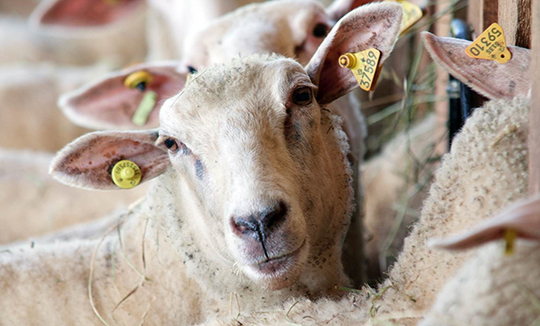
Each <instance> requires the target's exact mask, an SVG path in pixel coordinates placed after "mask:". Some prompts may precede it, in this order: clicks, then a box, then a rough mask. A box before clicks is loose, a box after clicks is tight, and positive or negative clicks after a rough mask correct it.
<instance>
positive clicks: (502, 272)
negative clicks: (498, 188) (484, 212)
mask: <svg viewBox="0 0 540 326" xmlns="http://www.w3.org/2000/svg"><path fill="white" fill-rule="evenodd" d="M539 204H540V198H539V196H538V195H536V196H533V197H532V198H529V199H527V200H524V201H520V202H518V203H516V204H513V205H511V206H510V207H509V208H507V209H505V210H504V211H502V212H501V213H500V214H497V216H495V217H494V218H493V219H490V220H489V221H486V222H484V223H482V225H480V226H478V227H476V228H475V229H474V230H472V231H469V232H467V234H465V235H463V236H460V237H457V238H451V239H448V240H444V241H433V242H432V245H433V246H435V247H437V248H443V249H452V250H463V249H470V248H473V247H477V246H479V245H482V244H484V243H486V242H488V241H493V240H496V239H500V238H503V236H504V234H505V231H506V230H513V231H514V232H516V237H517V238H518V239H519V238H522V239H527V240H535V241H534V242H529V243H527V242H518V243H517V244H516V248H515V249H514V250H512V251H513V253H512V251H510V252H511V253H510V255H505V254H504V250H502V248H501V247H500V246H499V245H498V244H490V245H486V246H484V247H482V248H480V249H478V250H477V252H476V253H475V255H474V257H472V258H471V259H470V260H468V261H467V262H466V263H465V264H464V266H463V267H462V268H461V269H460V270H459V272H458V273H457V274H456V275H455V276H454V277H453V278H452V280H451V281H450V282H448V283H447V284H446V285H445V287H444V288H443V289H442V290H441V292H440V293H439V294H438V296H437V300H436V301H435V304H434V305H433V307H432V309H431V310H430V311H429V312H428V313H427V315H426V316H425V318H424V319H423V320H422V322H421V323H420V324H419V325H421V326H430V325H456V324H459V325H493V326H498V325H501V326H502V325H533V324H534V323H535V322H536V321H537V320H538V318H539V316H540V312H539V311H538V298H539V297H540V288H539V286H538V278H539V277H540V255H539V254H540V250H539V249H540V248H539V245H538V242H537V241H538V240H540V223H539V222H540V218H539V216H538V213H539V212H540V206H539ZM512 241H513V240H512ZM510 246H511V245H510ZM510 248H511V247H510Z"/></svg>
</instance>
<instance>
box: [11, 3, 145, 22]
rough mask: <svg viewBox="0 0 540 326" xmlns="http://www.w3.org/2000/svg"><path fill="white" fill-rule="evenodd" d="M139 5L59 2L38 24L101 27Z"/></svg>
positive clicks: (130, 11)
mask: <svg viewBox="0 0 540 326" xmlns="http://www.w3.org/2000/svg"><path fill="white" fill-rule="evenodd" d="M13 1H17V0H13ZM110 2H113V1H110ZM141 3H142V0H118V2H117V3H116V4H110V3H108V2H107V0H59V1H56V2H55V3H54V4H53V5H52V6H51V7H50V8H49V9H48V10H47V11H46V12H45V13H44V14H43V15H42V16H41V18H40V19H39V23H40V24H45V25H63V26H77V27H91V26H101V25H106V24H110V23H113V22H115V21H118V20H120V19H122V18H124V17H125V16H127V15H129V14H130V13H132V12H133V11H134V10H135V8H137V7H138V6H139V5H140V4H141Z"/></svg>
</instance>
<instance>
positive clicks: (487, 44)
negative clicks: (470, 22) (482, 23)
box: [465, 23, 512, 63]
mask: <svg viewBox="0 0 540 326" xmlns="http://www.w3.org/2000/svg"><path fill="white" fill-rule="evenodd" d="M465 53H467V55H468V56H469V57H471V58H476V59H485V60H492V61H497V62H498V63H507V62H508V61H510V59H512V53H510V51H508V49H507V48H506V40H505V38H504V31H503V29H502V27H501V25H499V24H497V23H493V24H491V25H490V26H489V27H488V28H487V29H486V30H485V31H484V32H483V33H482V34H480V36H478V37H477V38H476V40H474V42H472V44H471V45H469V47H467V48H466V49H465Z"/></svg>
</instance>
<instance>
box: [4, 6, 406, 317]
mask: <svg viewBox="0 0 540 326" xmlns="http://www.w3.org/2000/svg"><path fill="white" fill-rule="evenodd" d="M400 17H401V8H400V7H399V6H397V5H394V4H380V5H378V6H372V7H371V8H370V10H367V9H364V10H362V9H359V10H356V11H353V12H351V13H350V14H349V15H347V16H346V17H344V18H343V19H342V20H341V21H340V22H339V23H338V24H337V25H336V26H335V27H334V29H333V30H332V32H331V33H330V36H329V37H328V38H327V39H326V40H325V41H324V42H323V44H322V45H321V47H320V48H319V50H318V51H317V53H316V54H315V56H314V58H313V59H312V61H310V63H309V64H308V66H307V67H306V69H305V70H304V69H303V68H302V66H301V65H300V64H298V63H297V62H295V61H294V60H291V59H286V58H283V57H279V56H257V55H256V56H252V57H249V58H244V59H237V60H233V61H232V62H231V63H229V64H226V65H223V66H214V67H211V68H209V69H207V70H203V71H201V72H200V74H199V75H198V76H196V77H195V78H192V80H191V81H190V82H188V83H187V87H185V88H184V90H183V92H181V93H180V94H178V95H177V96H175V97H173V98H171V99H169V100H168V101H167V102H166V104H165V105H164V106H163V109H162V110H161V112H160V122H161V126H160V128H159V130H147V131H124V132H97V133H92V134H89V135H87V136H83V137H81V138H79V139H78V140H76V141H75V142H73V143H72V144H70V145H69V146H67V147H66V148H65V149H64V150H63V151H61V152H60V153H59V154H58V156H57V158H56V159H55V162H54V163H53V165H52V168H51V170H52V173H53V175H54V176H55V177H57V178H58V179H60V180H62V181H64V182H66V183H69V184H72V185H77V186H84V187H91V188H100V189H112V188H115V186H114V185H113V183H112V181H111V177H110V167H111V166H112V165H113V164H114V163H116V162H118V161H119V160H121V159H130V160H132V161H134V162H135V163H136V164H138V165H139V166H140V168H141V171H142V181H143V182H144V181H147V180H149V179H152V178H154V177H157V180H156V181H155V182H154V183H153V184H152V185H151V190H150V191H149V193H148V194H147V196H146V197H145V199H144V200H142V201H141V202H140V203H139V204H138V205H135V206H134V207H132V208H131V210H130V211H129V212H127V213H126V214H124V215H122V216H118V217H117V220H118V226H117V227H116V229H115V230H111V233H108V234H105V235H104V237H103V239H102V241H100V240H72V241H69V242H63V243H57V244H54V245H43V246H36V247H34V248H22V247H16V248H13V250H9V249H7V250H4V251H3V252H2V253H1V254H0V262H1V265H0V266H1V267H0V287H1V288H2V289H3V291H2V292H0V315H1V316H2V322H3V324H5V325H20V324H21V323H29V322H30V323H31V322H32V321H33V320H36V321H39V324H40V325H47V324H51V325H57V324H62V323H65V322H66V321H69V322H72V323H76V324H78V325H85V324H92V325H94V324H96V323H98V322H99V320H98V316H97V315H99V316H101V318H103V320H104V321H106V322H107V323H108V324H119V323H125V324H129V325H136V324H139V323H141V322H144V323H145V324H149V325H156V324H179V323H181V324H192V323H194V322H200V321H203V320H204V319H206V318H208V317H214V316H219V315H226V314H228V311H229V309H230V300H231V299H232V300H236V301H234V302H237V303H240V304H242V309H243V310H244V311H254V310H258V309H261V308H263V307H269V306H271V305H273V304H276V303H280V302H282V301H283V300H285V299H286V298H289V297H292V296H298V295H307V296H309V297H313V298H315V297H318V296H321V295H324V294H329V293H334V292H335V290H334V286H335V285H337V284H346V283H347V278H346V276H345V275H344V273H343V269H342V267H341V247H340V246H341V243H342V240H343V238H344V236H345V232H346V229H347V227H348V224H349V218H350V213H351V210H352V188H351V170H350V167H349V163H348V162H347V160H346V153H347V148H348V146H347V144H346V138H345V135H344V133H343V132H342V130H341V128H340V126H339V121H340V119H339V118H337V117H336V116H334V115H333V114H332V113H330V112H329V111H328V110H326V109H324V107H325V106H327V105H330V103H331V102H333V100H334V99H336V98H338V97H339V96H342V95H344V94H346V93H347V92H349V91H350V90H352V89H353V88H354V87H357V83H356V80H355V79H354V76H353V75H351V74H349V73H348V71H346V70H344V69H342V68H341V67H339V66H338V64H337V62H336V61H334V60H325V59H326V58H332V57H334V56H336V55H338V54H340V53H341V52H342V51H343V50H344V51H350V50H351V49H353V48H357V47H358V46H359V44H361V47H362V48H363V47H367V48H369V47H373V46H375V45H378V44H384V43H385V42H386V36H387V34H388V33H389V34H396V35H397V33H398V30H399V21H400V20H399V18H400ZM368 22H369V23H370V24H371V26H372V28H374V29H375V30H376V31H377V33H376V34H375V35H376V37H372V38H370V39H369V40H368V41H367V42H369V43H364V42H366V40H363V39H362V38H361V37H359V36H358V34H357V33H355V32H354V31H355V29H357V28H361V27H362V26H365V25H366V24H368ZM375 22H377V23H375ZM338 36H339V37H338ZM387 46H388V47H390V48H391V44H390V45H387ZM306 71H307V73H306ZM330 76H333V77H330ZM328 78H332V79H334V80H336V82H335V83H333V85H327V87H324V88H321V87H319V89H318V91H316V87H317V86H320V82H321V81H324V80H327V79H328ZM201 89H204V90H205V91H204V92H201ZM263 94H264V96H263ZM321 106H322V107H321ZM223 108H227V109H226V110H224V109H223ZM232 171H234V173H231V172H232ZM111 219H114V217H111ZM51 312H54V313H51Z"/></svg>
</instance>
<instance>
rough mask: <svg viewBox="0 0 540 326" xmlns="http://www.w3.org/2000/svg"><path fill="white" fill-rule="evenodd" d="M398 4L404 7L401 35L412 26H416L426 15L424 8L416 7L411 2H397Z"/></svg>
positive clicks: (400, 0)
mask: <svg viewBox="0 0 540 326" xmlns="http://www.w3.org/2000/svg"><path fill="white" fill-rule="evenodd" d="M396 2H398V3H400V4H401V6H402V7H403V20H402V22H401V32H400V34H403V33H404V32H405V31H406V30H408V29H409V28H410V27H411V26H412V25H414V24H416V22H417V21H419V20H420V18H422V16H423V15H424V13H423V12H422V8H420V6H418V5H415V4H414V3H411V2H409V1H405V0H396Z"/></svg>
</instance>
